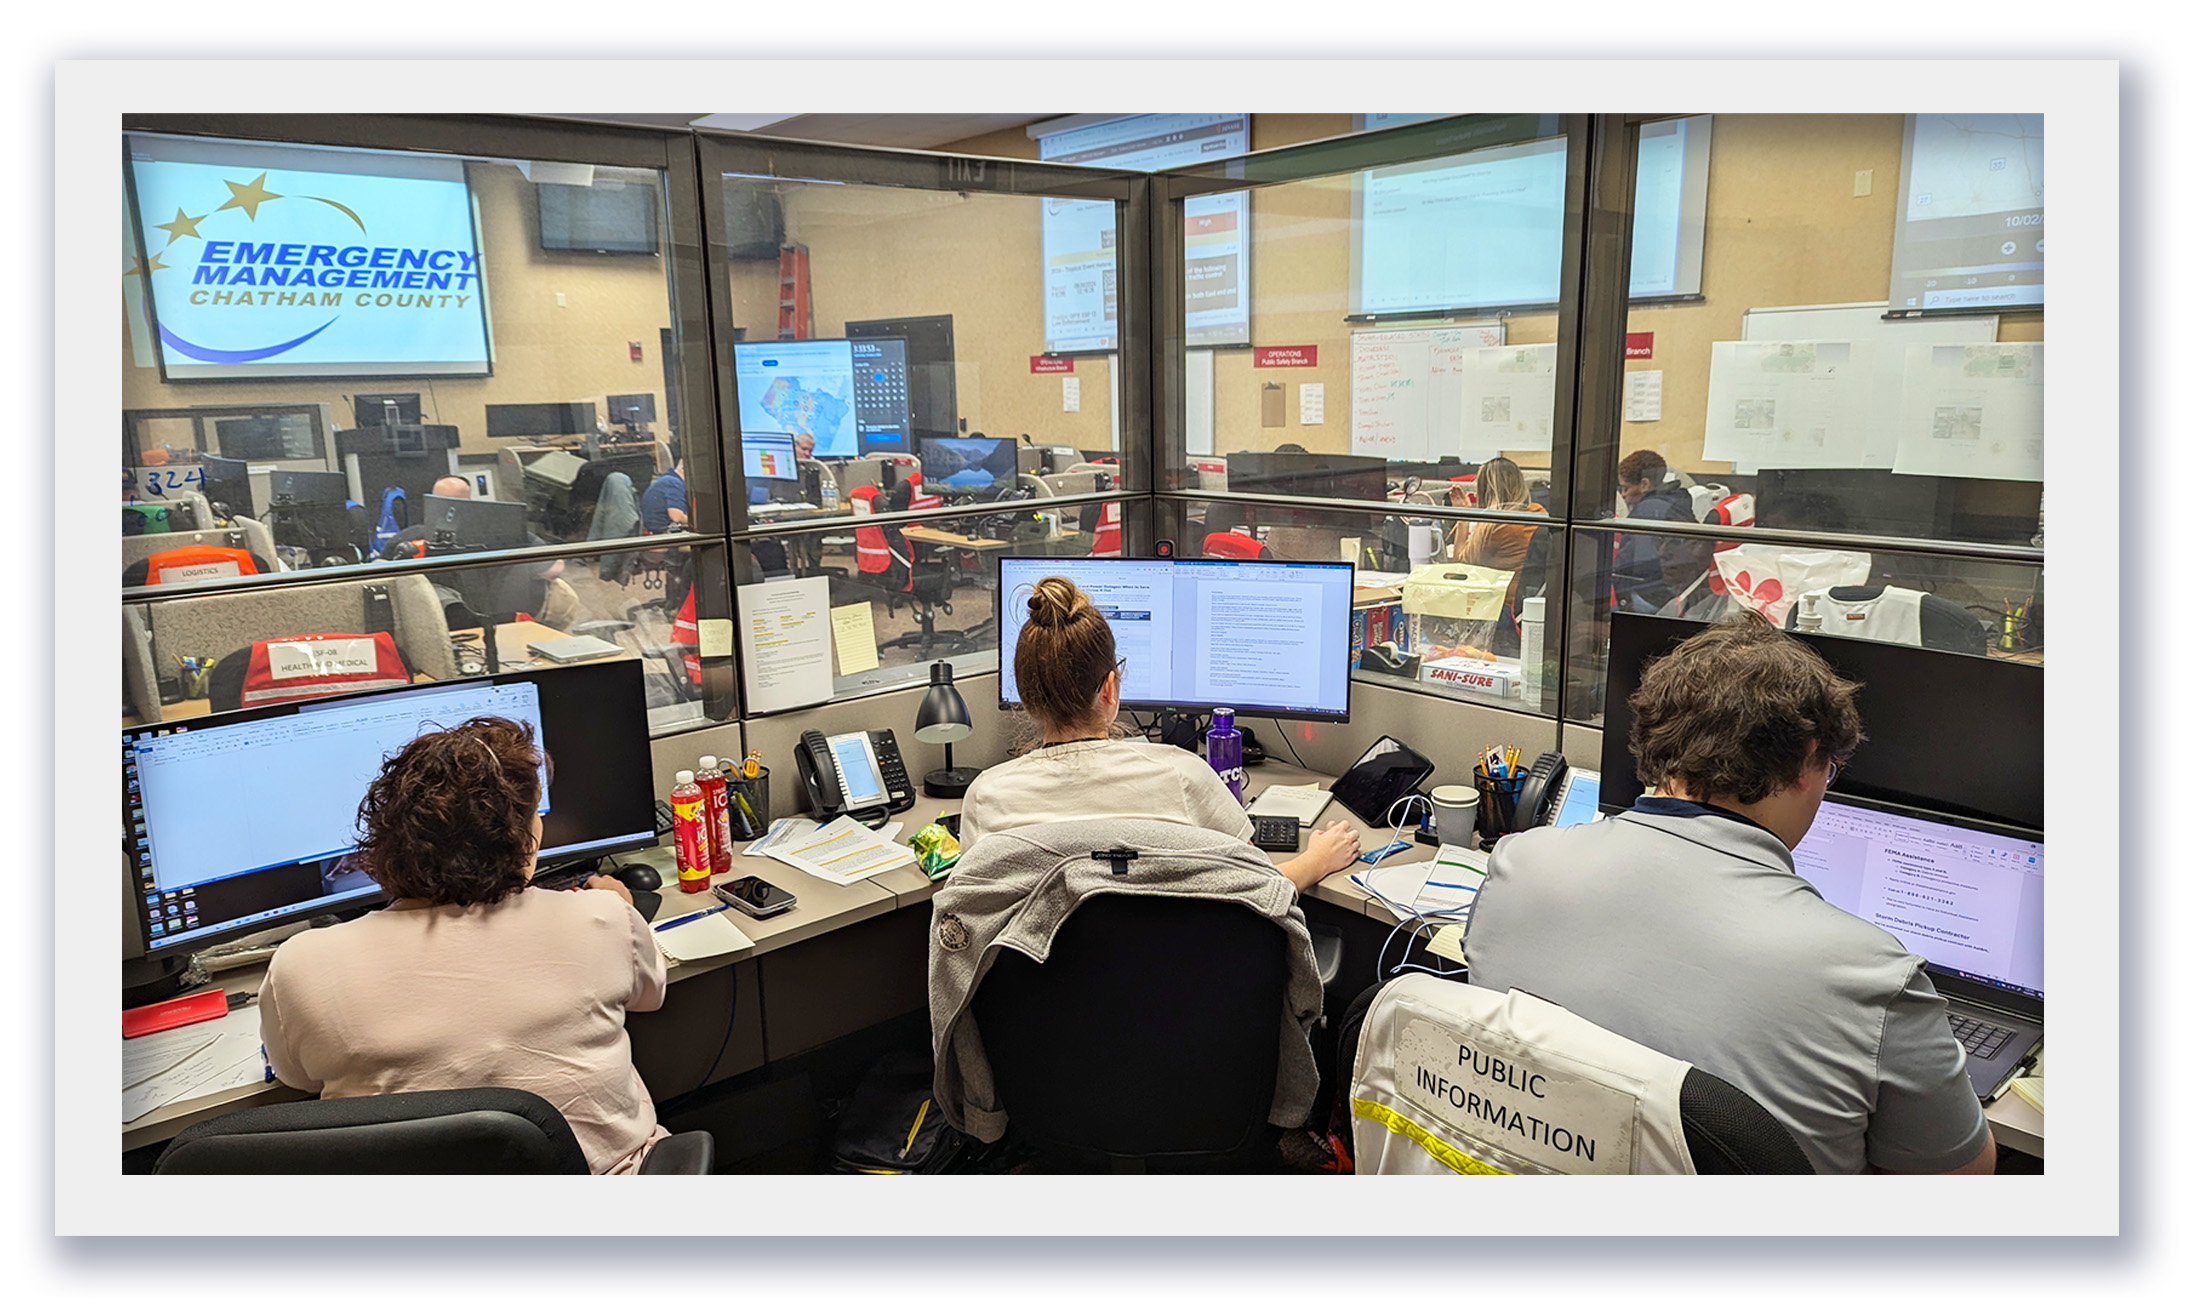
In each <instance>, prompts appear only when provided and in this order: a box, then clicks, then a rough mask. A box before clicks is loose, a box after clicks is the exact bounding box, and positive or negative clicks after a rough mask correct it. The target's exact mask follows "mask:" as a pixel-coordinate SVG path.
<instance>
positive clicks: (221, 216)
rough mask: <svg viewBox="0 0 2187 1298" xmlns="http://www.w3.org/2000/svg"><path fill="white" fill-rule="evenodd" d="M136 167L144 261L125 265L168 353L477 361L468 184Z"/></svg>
mask: <svg viewBox="0 0 2187 1298" xmlns="http://www.w3.org/2000/svg"><path fill="white" fill-rule="evenodd" d="M135 167H136V178H137V188H138V201H139V205H140V208H141V212H142V215H141V217H140V219H141V221H142V222H143V236H144V244H143V246H144V248H145V249H146V250H147V251H148V252H149V256H147V257H145V258H144V259H142V260H141V261H137V262H133V264H132V265H131V266H130V267H129V269H128V271H127V272H126V273H128V274H132V275H141V276H143V279H144V282H145V284H146V285H147V287H148V288H149V289H150V291H151V293H152V296H153V301H154V302H155V303H156V306H157V310H158V316H159V321H158V327H159V338H160V341H161V343H162V344H163V345H164V346H165V348H166V349H167V351H168V353H169V359H170V360H171V361H176V362H182V361H184V358H186V359H187V361H195V362H198V363H201V364H208V365H242V364H249V363H252V362H256V361H267V360H271V359H273V358H275V357H289V358H290V359H293V360H304V359H310V360H320V361H337V362H339V361H356V362H373V361H380V362H385V361H403V360H432V361H450V360H458V361H462V360H473V359H477V360H483V359H484V356H485V339H484V316H483V312H481V311H480V309H479V293H480V289H481V277H482V274H483V271H484V267H483V265H482V264H481V259H480V257H479V256H478V253H477V252H476V251H475V245H474V243H473V236H472V228H471V213H470V193H469V188H468V186H467V185H465V184H464V182H463V181H462V180H460V179H453V178H451V179H447V180H439V179H421V178H415V177H395V176H370V175H362V174H337V173H320V172H307V171H286V172H284V171H269V170H255V169H253V168H248V167H246V168H240V169H238V168H233V167H221V166H217V165H214V164H208V163H198V162H166V161H148V160H142V159H140V160H138V161H137V162H136V164H135ZM168 211H172V212H173V213H174V216H173V218H172V219H171V220H164V221H162V220H160V219H159V217H160V216H162V215H163V214H164V213H166V212H168ZM436 316H437V317H440V318H439V319H430V318H425V317H436ZM315 339H323V341H322V343H321V345H320V346H319V347H318V348H315V349H310V355H309V356H308V358H307V357H305V356H293V355H292V353H297V352H298V351H299V349H305V348H306V347H307V344H310V343H312V342H313V340H315Z"/></svg>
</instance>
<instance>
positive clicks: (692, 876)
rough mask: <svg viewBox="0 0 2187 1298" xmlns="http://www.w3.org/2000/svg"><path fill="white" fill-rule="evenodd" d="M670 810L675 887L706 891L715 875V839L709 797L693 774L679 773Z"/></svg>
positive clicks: (670, 802) (672, 792) (670, 798)
mask: <svg viewBox="0 0 2187 1298" xmlns="http://www.w3.org/2000/svg"><path fill="white" fill-rule="evenodd" d="M668 810H669V814H670V817H671V818H672V819H673V820H674V821H675V822H676V886H677V887H679V888H681V889H683V890H684V891H685V892H704V891H706V889H707V887H708V885H709V884H710V883H711V882H712V879H713V875H714V836H713V835H712V834H711V833H709V832H707V824H706V794H705V792H704V791H703V790H701V789H700V788H699V786H698V782H697V778H696V777H695V776H693V775H692V773H691V772H689V771H678V772H676V787H675V788H674V789H673V790H671V791H670V793H669V795H668Z"/></svg>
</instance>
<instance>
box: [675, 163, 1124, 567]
mask: <svg viewBox="0 0 2187 1298" xmlns="http://www.w3.org/2000/svg"><path fill="white" fill-rule="evenodd" d="M719 183H720V185H721V191H720V192H721V195H722V199H723V212H724V220H723V223H722V227H721V228H722V229H724V230H726V246H725V247H717V249H716V254H717V257H718V258H719V259H720V264H721V265H722V266H725V267H726V272H724V271H722V270H721V269H720V268H719V267H717V270H716V274H717V275H722V274H724V273H725V274H726V278H727V283H728V303H729V311H730V315H731V318H732V319H733V321H734V338H733V341H732V343H731V346H730V347H729V348H728V349H727V354H728V360H727V362H726V369H725V372H724V373H723V374H722V378H721V383H722V388H723V392H724V397H723V407H724V409H725V410H727V411H732V412H733V419H731V421H730V423H729V426H730V428H731V429H732V430H733V432H734V433H735V435H736V444H737V445H738V447H739V448H740V449H739V453H738V455H737V457H736V463H735V465H734V467H733V470H732V472H733V474H734V475H735V476H734V477H733V478H732V481H733V482H734V483H736V484H739V489H740V490H741V491H742V493H743V503H744V505H745V507H746V509H747V511H748V512H747V515H746V516H747V518H748V519H749V522H750V526H751V527H753V528H766V527H769V526H777V525H794V524H796V523H799V522H809V521H811V520H813V519H815V518H820V517H826V516H830V515H851V514H857V515H860V516H864V515H866V514H877V513H892V512H902V511H907V510H911V509H916V508H926V507H930V506H935V505H941V506H948V505H966V506H977V505H983V504H992V503H996V502H1001V501H1010V500H1018V499H1033V498H1035V497H1038V498H1042V499H1046V498H1050V497H1053V496H1058V495H1065V496H1068V495H1087V494H1097V493H1111V492H1116V491H1119V490H1121V489H1122V488H1123V486H1124V483H1125V479H1126V476H1127V475H1128V474H1131V473H1133V472H1136V466H1135V465H1133V464H1132V459H1133V456H1132V454H1131V453H1130V452H1129V451H1128V450H1127V449H1126V448H1129V447H1132V446H1135V445H1138V444H1139V441H1140V439H1141V438H1142V437H1143V430H1142V429H1141V428H1139V427H1138V426H1137V425H1138V420H1137V419H1135V418H1134V417H1133V416H1132V415H1131V414H1130V413H1129V412H1127V411H1126V410H1124V408H1123V406H1124V402H1123V400H1122V398H1121V394H1120V392H1119V390H1118V379H1119V373H1118V369H1117V365H1116V359H1117V355H1118V353H1117V348H1118V346H1119V345H1120V344H1119V336H1118V335H1119V329H1118V323H1117V319H1118V309H1119V303H1118V294H1117V276H1118V263H1119V259H1120V257H1121V256H1122V253H1121V251H1120V249H1119V247H1118V239H1117V233H1118V230H1117V217H1118V204H1116V203H1115V202H1113V201H1109V200H1089V199H1063V198H1043V197H1039V196H1035V195H1028V194H997V193H990V192H983V191H957V190H939V191H937V190H926V189H915V188H905V187H899V186H889V185H860V184H840V183H833V182H827V183H823V182H817V181H802V180H795V179H784V178H779V177H774V176H764V177H762V176H748V175H741V174H730V175H725V176H722V177H721V178H720V182H719Z"/></svg>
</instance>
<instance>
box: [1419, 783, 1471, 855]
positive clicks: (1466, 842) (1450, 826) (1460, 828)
mask: <svg viewBox="0 0 2187 1298" xmlns="http://www.w3.org/2000/svg"><path fill="white" fill-rule="evenodd" d="M1428 802H1429V804H1430V805H1432V806H1433V807H1434V808H1435V838H1436V841H1437V842H1439V843H1447V844H1450V845H1452V846H1454V847H1471V846H1473V822H1474V818H1475V817H1476V815H1477V814H1478V813H1479V812H1480V809H1481V794H1480V791H1479V790H1478V789H1474V788H1471V787H1469V786H1467V785H1463V784H1438V785H1436V786H1435V787H1434V788H1432V789H1430V790H1428Z"/></svg>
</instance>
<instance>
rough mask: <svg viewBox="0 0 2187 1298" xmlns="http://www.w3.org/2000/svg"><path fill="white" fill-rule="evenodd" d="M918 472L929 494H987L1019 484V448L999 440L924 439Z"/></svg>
mask: <svg viewBox="0 0 2187 1298" xmlns="http://www.w3.org/2000/svg"><path fill="white" fill-rule="evenodd" d="M919 472H920V474H921V475H922V476H923V477H924V478H925V479H926V485H927V487H928V489H930V490H936V491H972V492H980V491H988V490H991V489H993V488H994V487H997V486H1004V487H1014V486H1016V485H1017V481H1018V444H1017V443H1016V442H1006V441H1004V440H1002V439H1001V438H999V437H922V438H920V439H919Z"/></svg>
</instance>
